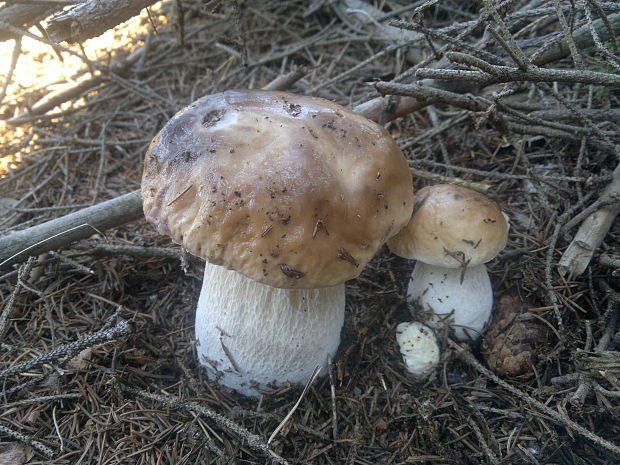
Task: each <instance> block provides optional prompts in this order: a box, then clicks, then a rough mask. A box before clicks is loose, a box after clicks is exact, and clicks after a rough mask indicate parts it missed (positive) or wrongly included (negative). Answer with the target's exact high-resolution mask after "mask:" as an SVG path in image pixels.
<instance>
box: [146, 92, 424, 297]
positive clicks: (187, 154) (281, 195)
mask: <svg viewBox="0 0 620 465" xmlns="http://www.w3.org/2000/svg"><path fill="white" fill-rule="evenodd" d="M142 199H143V204H144V213H145V216H146V218H147V220H148V221H149V222H151V223H153V224H154V225H155V226H156V227H157V229H158V231H159V232H160V233H162V234H167V235H169V236H170V237H171V238H172V239H173V240H174V241H175V242H178V243H179V244H182V245H183V246H185V247H186V248H187V249H188V250H189V252H191V253H192V254H195V255H197V256H200V257H203V258H205V259H206V260H207V261H209V262H211V263H214V264H218V265H223V266H225V267H227V268H230V269H233V270H236V271H238V272H240V273H242V274H244V275H245V276H247V277H249V278H252V279H254V280H256V281H259V282H262V283H264V284H268V285H271V286H274V287H282V288H315V287H326V286H333V285H336V284H339V283H342V282H344V281H346V280H348V279H352V278H355V277H356V276H357V275H358V274H359V273H360V272H361V271H362V269H363V267H364V265H365V264H366V263H367V262H368V261H369V260H370V259H371V258H372V256H373V255H374V254H375V252H376V251H377V249H378V248H379V247H380V246H381V245H382V244H383V243H384V242H385V241H386V240H387V239H388V238H390V237H391V236H392V235H394V234H395V233H396V232H398V231H399V230H400V229H401V228H402V227H403V226H404V225H405V224H406V223H407V221H408V220H409V217H410V216H411V211H412V205H413V193H412V180H411V174H410V171H409V168H408V165H407V162H406V160H405V158H404V156H403V154H402V152H401V151H400V149H399V148H398V146H397V145H396V143H395V142H394V141H393V139H392V138H391V137H390V135H389V134H388V132H387V131H386V130H385V129H384V128H383V127H381V126H379V125H377V124H376V123H374V122H372V121H370V120H368V119H366V118H364V117H363V116H360V115H358V114H355V113H353V112H351V111H349V110H347V109H345V108H343V107H341V106H339V105H336V104H334V103H332V102H330V101H328V100H324V99H321V98H315V97H304V96H299V95H295V94H290V93H284V92H266V91H252V90H238V91H227V92H224V93H221V94H214V95H209V96H206V97H204V98H202V99H200V100H197V101H196V102H194V103H193V104H191V105H190V106H188V107H187V108H185V109H184V110H182V111H180V112H179V113H177V114H176V115H175V116H174V117H173V118H172V119H171V120H170V121H169V122H168V123H167V124H166V126H165V127H164V128H163V129H162V130H161V131H160V133H159V134H158V135H157V136H156V137H155V138H154V140H153V142H152V143H151V146H150V147H149V149H148V151H147V154H146V159H145V166H144V176H143V179H142Z"/></svg>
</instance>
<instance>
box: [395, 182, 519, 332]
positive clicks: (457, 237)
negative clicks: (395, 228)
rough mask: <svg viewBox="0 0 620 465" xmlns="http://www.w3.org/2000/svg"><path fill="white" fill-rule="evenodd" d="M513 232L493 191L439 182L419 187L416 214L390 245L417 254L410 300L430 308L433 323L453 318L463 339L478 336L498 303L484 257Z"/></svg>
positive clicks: (407, 254)
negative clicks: (486, 192)
mask: <svg viewBox="0 0 620 465" xmlns="http://www.w3.org/2000/svg"><path fill="white" fill-rule="evenodd" d="M507 238H508V223H507V221H506V218H505V217H504V215H503V214H502V212H501V211H500V209H499V208H498V207H497V205H496V204H495V203H493V202H492V201H491V200H490V199H489V198H488V197H486V196H485V195H483V194H480V193H479V192H476V191H473V190H471V189H467V188H464V187H460V186H455V185H451V184H438V185H434V186H429V187H425V188H423V189H420V190H419V191H418V192H416V194H415V196H414V207H413V215H412V217H411V220H410V221H409V223H408V224H407V226H405V227H404V228H403V229H402V230H401V231H400V232H399V233H398V234H397V235H396V236H394V237H393V238H392V239H390V240H389V241H388V246H389V247H390V250H392V252H394V253H396V254H397V255H400V256H403V257H406V258H412V259H416V260H417V263H416V265H415V268H414V271H413V274H412V277H411V281H410V283H409V288H408V291H407V300H408V301H409V302H410V303H412V304H413V305H415V306H417V307H418V308H420V309H421V310H422V311H424V312H427V313H429V314H430V316H431V318H430V321H429V324H430V325H432V326H434V327H437V326H438V325H439V324H440V323H442V322H450V324H451V326H452V327H453V328H454V330H455V335H456V337H457V338H458V339H459V340H475V339H477V338H478V337H479V335H480V333H481V331H482V329H483V328H484V326H485V325H486V324H487V322H488V320H489V318H490V316H491V310H492V307H493V292H492V289H491V281H490V279H489V276H488V272H487V270H486V267H485V265H484V263H486V262H488V261H490V260H492V259H493V258H494V257H495V256H496V255H497V254H498V253H499V252H500V251H501V250H502V249H503V248H504V246H505V245H506V241H507Z"/></svg>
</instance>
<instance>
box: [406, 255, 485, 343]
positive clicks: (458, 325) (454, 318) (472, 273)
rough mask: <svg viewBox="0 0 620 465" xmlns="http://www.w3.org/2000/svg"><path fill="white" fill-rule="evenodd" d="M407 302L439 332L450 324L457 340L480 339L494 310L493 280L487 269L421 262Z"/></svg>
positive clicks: (416, 268)
mask: <svg viewBox="0 0 620 465" xmlns="http://www.w3.org/2000/svg"><path fill="white" fill-rule="evenodd" d="M407 300H408V301H409V302H410V303H412V304H413V305H415V306H417V307H418V309H420V310H421V311H422V312H424V313H428V316H429V317H430V319H429V321H428V322H427V324H428V325H429V326H431V327H434V328H436V329H439V328H441V327H442V326H443V325H445V324H449V325H450V326H451V327H452V328H453V329H454V333H455V336H456V338H457V339H459V340H461V341H468V340H475V339H477V338H478V337H479V336H480V334H481V333H482V330H483V329H484V327H485V326H486V324H487V323H488V321H489V319H490V317H491V310H492V309H493V290H492V289H491V280H490V279H489V274H488V272H487V269H486V267H485V266H484V265H478V266H472V267H468V268H466V269H463V268H444V267H440V266H433V265H428V264H426V263H423V262H420V261H418V262H417V263H416V265H415V268H414V269H413V273H412V275H411V281H410V282H409V287H408V289H407Z"/></svg>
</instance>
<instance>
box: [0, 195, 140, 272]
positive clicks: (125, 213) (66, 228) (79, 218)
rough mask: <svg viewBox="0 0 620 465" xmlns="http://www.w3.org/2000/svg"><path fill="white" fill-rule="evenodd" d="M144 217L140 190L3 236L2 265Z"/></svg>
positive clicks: (1, 248)
mask: <svg viewBox="0 0 620 465" xmlns="http://www.w3.org/2000/svg"><path fill="white" fill-rule="evenodd" d="M141 216H142V202H141V200H140V191H139V190H136V191H133V192H130V193H129V194H125V195H122V196H120V197H117V198H115V199H112V200H108V201H106V202H102V203H99V204H96V205H93V206H92V207H88V208H85V209H84V210H79V211H77V212H74V213H71V214H69V215H66V216H62V217H60V218H57V219H55V220H51V221H48V222H46V223H42V224H39V225H37V226H33V227H31V228H28V229H24V230H22V231H17V232H14V233H12V234H10V235H8V236H4V237H1V238H0V250H1V252H0V260H1V261H0V268H2V267H5V266H7V265H10V264H12V263H15V262H18V261H21V260H23V259H24V258H25V257H28V256H32V255H38V254H40V253H43V252H47V251H48V250H52V249H56V248H58V247H62V246H64V245H67V244H70V243H71V242H73V241H77V240H80V239H85V238H87V237H89V236H92V235H93V234H96V233H98V232H100V231H104V230H106V229H109V228H115V227H117V226H120V225H122V224H125V223H127V222H129V221H133V220H136V219H138V218H140V217H141Z"/></svg>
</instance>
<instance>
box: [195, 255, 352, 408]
mask: <svg viewBox="0 0 620 465" xmlns="http://www.w3.org/2000/svg"><path fill="white" fill-rule="evenodd" d="M344 307H345V290H344V284H340V285H338V286H334V287H327V288H321V289H279V288H274V287H271V286H267V285H264V284H261V283H258V282H256V281H254V280H251V279H249V278H246V277H245V276H243V275H241V274H239V273H237V272H235V271H231V270H227V269H225V268H223V267H221V266H217V265H212V264H209V263H207V264H206V265H205V272H204V280H203V283H202V290H201V293H200V298H199V300H198V307H197V310H196V339H197V341H198V358H199V360H200V363H201V364H202V365H204V366H205V367H206V368H207V372H208V376H209V377H210V378H211V379H216V380H217V381H218V382H219V383H220V384H223V385H225V386H227V387H229V388H231V389H234V390H235V391H238V392H240V393H241V394H244V395H247V396H258V395H259V394H260V391H268V390H270V389H273V388H277V387H279V386H283V385H285V384H287V383H299V384H305V383H306V382H307V381H308V379H309V378H310V376H311V375H312V372H313V371H314V370H315V369H316V367H317V366H318V367H320V368H322V369H323V373H326V370H325V367H326V364H327V359H328V357H332V358H333V357H334V355H335V353H336V350H337V349H338V345H339V343H340V330H341V329H342V325H343V323H344Z"/></svg>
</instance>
